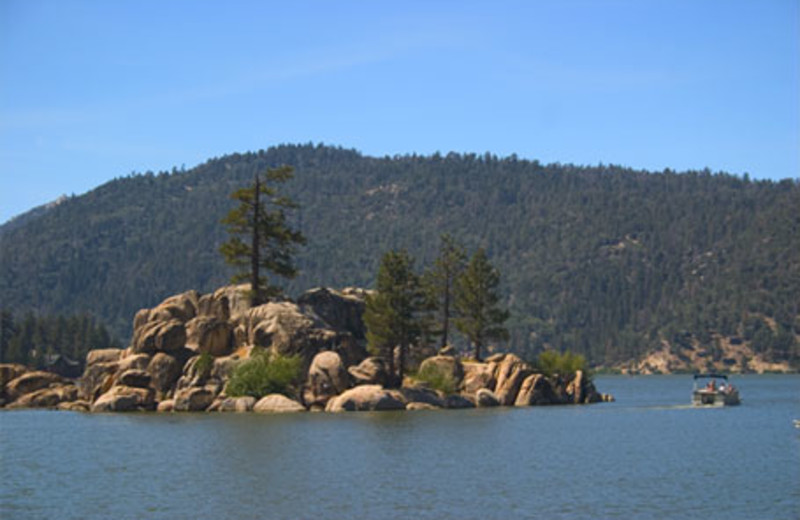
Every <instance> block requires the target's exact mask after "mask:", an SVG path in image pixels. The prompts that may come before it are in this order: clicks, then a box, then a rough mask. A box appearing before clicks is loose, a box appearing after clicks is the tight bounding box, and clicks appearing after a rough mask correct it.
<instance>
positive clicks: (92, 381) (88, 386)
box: [78, 361, 119, 402]
mask: <svg viewBox="0 0 800 520" xmlns="http://www.w3.org/2000/svg"><path fill="white" fill-rule="evenodd" d="M118 369H119V362H117V361H110V362H99V361H97V362H95V363H92V364H91V365H88V366H87V367H86V370H84V371H83V375H82V376H81V378H80V379H79V380H78V396H79V398H80V399H81V400H84V401H88V402H92V401H94V400H95V399H97V398H98V397H100V396H101V395H102V394H104V393H106V392H108V390H109V389H110V388H111V386H112V385H113V384H114V375H115V374H116V373H117V370H118Z"/></svg>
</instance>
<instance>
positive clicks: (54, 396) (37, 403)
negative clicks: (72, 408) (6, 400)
mask: <svg viewBox="0 0 800 520" xmlns="http://www.w3.org/2000/svg"><path fill="white" fill-rule="evenodd" d="M77 398H78V388H77V387H76V386H75V385H73V384H69V385H63V386H55V387H48V388H42V389H40V390H36V391H35V392H31V393H29V394H25V395H23V396H22V397H20V398H19V399H17V400H16V401H14V402H13V403H12V404H11V405H10V406H9V408H55V407H57V406H58V405H59V404H60V403H62V402H70V401H75V400H76V399H77Z"/></svg>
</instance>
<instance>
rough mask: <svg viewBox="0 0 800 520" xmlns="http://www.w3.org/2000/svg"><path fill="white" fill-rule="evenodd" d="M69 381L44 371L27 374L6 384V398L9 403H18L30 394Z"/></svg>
mask: <svg viewBox="0 0 800 520" xmlns="http://www.w3.org/2000/svg"><path fill="white" fill-rule="evenodd" d="M66 382H67V381H66V380H65V379H64V378H62V377H61V376H58V375H56V374H52V373H50V372H43V371H39V370H37V371H34V372H27V373H25V374H22V375H21V376H19V377H17V378H15V379H12V380H11V381H9V382H8V384H6V396H7V397H8V399H9V401H16V400H17V399H19V398H20V397H22V396H23V395H25V394H30V393H31V392H35V391H37V390H41V389H43V388H49V387H51V386H55V385H62V384H64V383H66Z"/></svg>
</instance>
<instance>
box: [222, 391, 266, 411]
mask: <svg viewBox="0 0 800 520" xmlns="http://www.w3.org/2000/svg"><path fill="white" fill-rule="evenodd" d="M255 404H256V398H255V397H251V396H249V395H246V396H244V397H226V398H225V399H223V400H222V402H221V403H220V405H219V408H217V410H218V411H220V412H250V411H252V410H253V406H255Z"/></svg>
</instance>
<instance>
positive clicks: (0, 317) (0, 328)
mask: <svg viewBox="0 0 800 520" xmlns="http://www.w3.org/2000/svg"><path fill="white" fill-rule="evenodd" d="M16 333H17V327H16V325H15V324H14V316H12V314H11V311H7V310H5V309H0V362H7V360H9V359H10V358H9V346H10V342H11V338H13V337H14V335H15V334H16Z"/></svg>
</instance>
